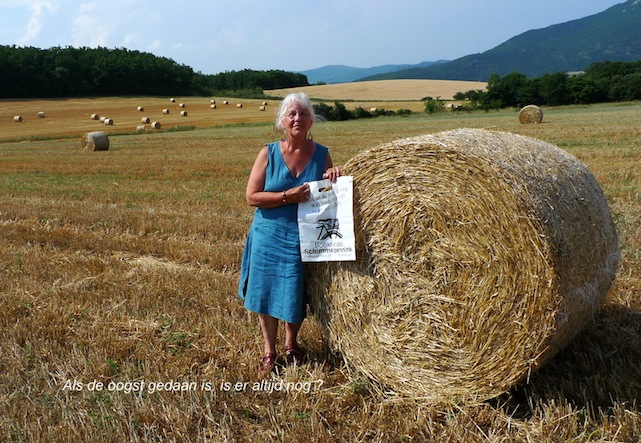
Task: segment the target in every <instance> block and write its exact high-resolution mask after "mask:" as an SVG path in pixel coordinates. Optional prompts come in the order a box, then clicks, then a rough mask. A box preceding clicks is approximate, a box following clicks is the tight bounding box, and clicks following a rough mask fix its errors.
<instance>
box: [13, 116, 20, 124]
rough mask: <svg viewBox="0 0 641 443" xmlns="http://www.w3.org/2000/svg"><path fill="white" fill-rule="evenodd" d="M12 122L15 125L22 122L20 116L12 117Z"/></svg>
mask: <svg viewBox="0 0 641 443" xmlns="http://www.w3.org/2000/svg"><path fill="white" fill-rule="evenodd" d="M13 121H14V122H16V123H21V122H22V116H21V115H14V116H13Z"/></svg>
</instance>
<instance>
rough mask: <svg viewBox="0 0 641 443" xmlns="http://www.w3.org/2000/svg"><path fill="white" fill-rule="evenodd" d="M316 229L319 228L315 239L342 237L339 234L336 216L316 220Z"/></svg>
mask: <svg viewBox="0 0 641 443" xmlns="http://www.w3.org/2000/svg"><path fill="white" fill-rule="evenodd" d="M316 229H320V231H319V232H318V238H317V239H316V240H326V239H328V238H330V239H331V238H334V237H338V238H343V234H341V231H340V230H339V229H338V219H337V218H324V219H322V220H318V226H317V227H316Z"/></svg>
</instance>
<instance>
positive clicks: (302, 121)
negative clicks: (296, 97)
mask: <svg viewBox="0 0 641 443" xmlns="http://www.w3.org/2000/svg"><path fill="white" fill-rule="evenodd" d="M284 123H285V124H284V125H283V126H284V128H285V133H286V134H287V135H290V136H292V137H301V136H302V137H307V133H308V132H309V130H310V129H311V128H312V124H313V123H314V122H313V121H312V116H311V114H310V113H309V111H308V110H307V108H305V107H304V106H302V105H301V104H299V103H295V104H293V105H292V106H291V107H290V108H289V109H288V110H287V113H286V114H285V122H284Z"/></svg>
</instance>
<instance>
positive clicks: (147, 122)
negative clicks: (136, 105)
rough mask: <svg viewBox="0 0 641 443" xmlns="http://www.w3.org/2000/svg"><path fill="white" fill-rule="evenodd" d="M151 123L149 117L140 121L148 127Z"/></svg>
mask: <svg viewBox="0 0 641 443" xmlns="http://www.w3.org/2000/svg"><path fill="white" fill-rule="evenodd" d="M150 121H151V119H150V118H149V117H143V118H141V119H140V123H144V124H146V125H148V124H149V122H150Z"/></svg>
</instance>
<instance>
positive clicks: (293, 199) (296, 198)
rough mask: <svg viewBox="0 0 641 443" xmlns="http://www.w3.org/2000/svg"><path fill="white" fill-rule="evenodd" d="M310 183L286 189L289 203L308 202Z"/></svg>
mask: <svg viewBox="0 0 641 443" xmlns="http://www.w3.org/2000/svg"><path fill="white" fill-rule="evenodd" d="M309 193H310V190H309V184H307V183H305V184H303V185H300V186H296V187H295V188H290V189H287V190H286V191H285V196H286V197H287V203H301V202H306V201H307V199H308V198H309Z"/></svg>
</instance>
